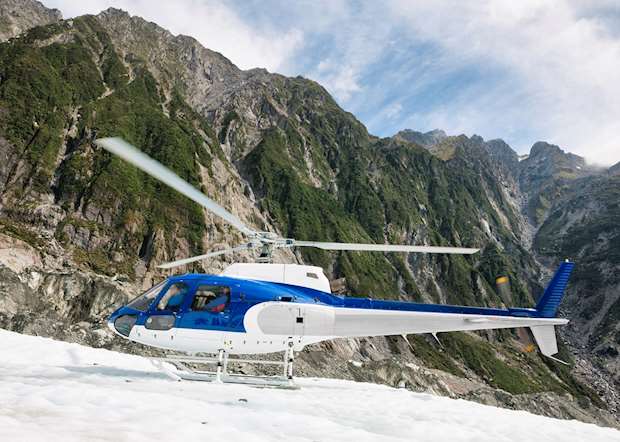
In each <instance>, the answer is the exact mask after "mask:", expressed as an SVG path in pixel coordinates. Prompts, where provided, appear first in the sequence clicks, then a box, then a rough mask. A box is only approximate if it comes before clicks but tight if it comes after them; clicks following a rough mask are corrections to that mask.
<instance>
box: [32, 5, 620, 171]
mask: <svg viewBox="0 0 620 442" xmlns="http://www.w3.org/2000/svg"><path fill="white" fill-rule="evenodd" d="M43 1H44V2H45V4H46V5H48V6H53V7H58V8H59V9H61V10H62V11H63V13H64V14H65V16H72V15H78V14H83V13H86V12H90V13H97V12H98V11H100V10H102V9H105V8H107V7H108V6H112V5H113V6H115V7H120V8H123V9H126V10H128V11H129V12H130V13H132V14H135V15H140V16H142V17H144V18H146V19H148V20H152V21H155V22H156V23H158V24H160V25H161V26H163V27H165V28H167V29H169V30H171V31H172V32H174V33H184V34H188V35H192V36H194V37H196V38H197V39H198V40H199V41H200V42H201V43H202V44H204V45H205V46H206V47H209V48H210V49H214V50H217V51H220V52H222V53H223V54H224V55H225V56H226V57H228V58H230V59H231V60H232V61H233V62H234V63H236V64H237V65H239V66H240V67H242V68H250V67H254V66H260V67H266V68H268V69H269V70H272V71H280V72H283V73H285V74H288V75H297V74H299V73H301V74H303V75H306V76H308V77H310V78H313V79H315V80H317V81H319V82H320V83H322V84H323V85H324V86H325V87H326V88H327V89H328V90H329V91H330V92H331V93H332V94H334V95H335V97H336V98H337V99H338V101H339V102H340V103H341V104H343V105H344V106H346V107H347V108H348V109H349V110H351V111H353V112H354V113H356V114H357V115H358V116H360V117H361V118H362V120H363V121H365V122H366V123H367V124H368V125H369V126H370V129H371V130H372V131H375V132H379V133H381V134H383V135H387V134H389V132H390V131H393V132H395V131H396V130H398V129H402V128H405V127H411V128H413V129H421V130H428V129H433V128H435V127H438V128H442V129H445V130H446V131H448V132H449V133H461V132H462V133H467V134H472V133H478V134H480V135H482V136H484V137H485V138H495V137H502V138H505V139H506V140H507V141H508V142H509V143H511V144H513V145H514V146H515V147H516V148H517V149H519V150H521V151H524V150H527V149H528V148H529V146H531V144H532V143H533V142H535V141H537V140H539V139H540V140H546V141H549V142H552V143H555V144H559V145H561V146H562V147H563V148H565V149H568V150H570V151H573V152H575V153H578V154H580V155H584V156H586V157H587V158H588V159H589V160H590V161H594V162H598V163H604V164H611V163H613V162H617V161H620V81H618V80H617V78H618V75H619V73H620V31H618V29H620V6H619V4H618V3H617V2H616V1H613V0H597V1H591V2H580V1H578V0H549V1H543V0H540V1H538V0H521V1H512V0H496V1H491V0H486V1H485V0H480V1H477V2H462V1H460V0H438V1H435V2H421V1H415V2H412V1H409V0H390V1H388V2H371V1H369V2H354V1H347V0H333V1H319V0H316V1H314V0H313V1H300V2H290V3H289V2H285V1H279V0H272V1H269V0H264V1H261V2H258V1H255V2H243V3H224V2H223V0H180V1H176V2H153V1H148V0H90V1H81V2H74V1H70V0H43ZM425 45H427V46H429V47H430V48H431V49H430V50H426V49H424V47H425ZM420 47H422V48H423V49H421V50H418V49H419V48H420ZM408 51H409V52H410V53H408ZM461 72H466V75H463V76H461V77H459V74H460V73H461ZM472 72H473V74H472ZM394 103H398V104H400V105H401V106H402V109H400V111H399V112H395V110H394V109H395V108H391V106H394Z"/></svg>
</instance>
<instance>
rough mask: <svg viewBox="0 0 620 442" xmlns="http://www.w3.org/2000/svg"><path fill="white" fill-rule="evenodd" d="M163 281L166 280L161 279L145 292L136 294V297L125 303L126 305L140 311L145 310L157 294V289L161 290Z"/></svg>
mask: <svg viewBox="0 0 620 442" xmlns="http://www.w3.org/2000/svg"><path fill="white" fill-rule="evenodd" d="M165 282H166V281H162V282H160V283H159V284H157V285H155V286H153V287H151V288H150V289H148V290H147V291H146V292H144V293H142V294H141V295H140V296H138V297H137V298H135V299H134V300H132V301H131V302H130V303H129V304H127V307H129V308H132V309H134V310H139V311H141V312H145V311H147V310H148V308H149V306H150V305H151V303H152V302H153V300H154V299H155V298H156V297H157V295H158V294H159V291H160V290H161V288H162V286H163V285H164V283H165Z"/></svg>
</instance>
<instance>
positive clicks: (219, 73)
mask: <svg viewBox="0 0 620 442" xmlns="http://www.w3.org/2000/svg"><path fill="white" fill-rule="evenodd" d="M33 5H35V4H34V3H32V2H23V10H24V11H27V10H28V8H36V6H33ZM33 16H34V15H33ZM44 23H45V22H42V23H41V24H44ZM0 78H1V79H2V81H0V158H1V159H2V161H1V163H0V164H1V166H0V226H1V229H2V230H1V233H0V262H1V263H2V265H0V312H1V313H0V326H2V327H4V328H8V329H11V330H15V331H19V332H24V333H30V334H39V335H45V336H53V337H56V338H61V339H65V340H70V341H76V342H81V343H87V344H89V345H93V346H98V347H106V348H115V349H123V350H126V351H132V352H141V353H143V354H155V353H156V352H155V351H153V350H151V349H145V348H142V347H140V346H129V345H128V344H127V343H126V342H125V341H120V340H118V339H117V338H114V337H113V336H112V335H111V334H110V333H109V331H108V330H107V328H106V327H105V324H104V322H103V321H104V319H105V317H106V315H107V314H109V312H110V311H111V310H112V309H113V307H114V306H115V305H119V304H122V303H126V302H127V300H128V299H129V298H131V297H133V296H135V295H136V294H137V293H138V292H140V291H141V290H142V289H144V288H146V287H148V286H150V285H152V284H153V283H154V282H157V281H159V280H161V279H162V278H164V277H165V276H166V273H165V272H163V271H161V270H159V269H157V268H156V265H157V264H158V263H161V262H162V261H166V260H170V259H174V258H178V257H181V256H186V255H191V254H200V253H203V252H204V251H205V250H212V249H215V248H217V247H218V246H221V245H223V244H227V245H232V244H235V243H238V242H241V241H242V238H241V237H240V235H239V234H238V233H237V232H236V231H234V230H233V229H232V228H230V227H229V226H227V225H225V224H223V223H222V222H221V221H219V220H218V219H215V218H214V217H213V216H212V215H211V214H210V213H205V212H204V211H203V210H202V209H201V208H200V207H198V206H196V205H195V204H194V203H192V202H190V201H187V200H185V199H183V198H180V197H179V195H178V194H176V193H175V192H174V191H172V190H171V189H169V188H167V187H166V186H163V185H161V184H160V183H158V182H156V181H155V180H153V179H151V178H149V177H148V176H146V175H144V174H142V173H141V172H139V171H137V170H136V169H135V168H133V167H131V166H129V165H128V164H126V163H124V162H123V161H122V160H119V159H118V158H115V157H112V156H111V155H110V154H108V153H106V152H103V151H101V150H100V149H98V148H97V147H96V146H94V144H93V140H94V139H95V138H97V137H104V136H122V137H123V138H125V139H127V140H128V141H129V142H131V143H133V144H135V145H136V146H138V147H139V148H140V149H142V150H144V151H145V152H147V153H148V154H149V155H151V156H153V157H154V158H156V159H158V160H159V161H161V162H162V163H164V164H166V165H168V166H170V167H171V168H173V169H174V170H175V171H176V172H177V173H178V174H179V175H180V176H182V177H183V178H185V179H187V180H188V181H189V182H190V183H192V184H194V185H195V186H197V187H200V188H201V189H202V190H203V191H204V192H205V193H207V194H208V195H210V196H211V197H212V198H214V199H216V200H217V201H218V202H220V203H221V204H222V205H224V206H225V207H227V208H229V209H231V211H232V212H233V213H235V214H236V215H237V216H239V217H240V218H241V219H242V220H243V221H245V222H247V223H248V224H250V225H252V226H256V227H257V228H260V229H262V230H269V231H277V232H278V233H280V234H282V235H285V236H291V237H295V238H297V239H300V240H304V239H308V240H312V239H314V240H335V241H347V242H348V241H351V242H353V241H363V242H404V243H411V244H413V243H415V244H434V245H448V244H450V245H455V246H459V245H462V246H476V247H480V248H481V252H480V253H479V254H477V255H475V256H470V257H464V256H441V255H437V256H430V255H429V256H426V255H413V254H411V255H408V256H402V255H396V254H385V255H383V254H371V253H356V252H350V253H349V252H343V253H334V254H331V253H327V252H324V251H320V250H304V251H302V252H297V253H296V254H293V253H292V252H291V251H280V252H279V254H278V255H276V260H280V261H285V260H286V261H288V262H291V261H292V262H308V263H313V264H316V265H320V266H322V267H323V268H324V269H325V270H326V273H327V274H328V275H329V276H330V278H332V279H340V278H345V280H346V289H347V291H348V292H349V293H351V294H352V295H361V296H368V295H372V296H375V297H385V298H394V299H403V300H422V301H435V302H449V303H453V304H470V305H488V306H491V305H502V304H511V305H514V306H531V305H533V303H534V302H535V297H536V296H537V295H538V294H539V293H540V292H541V287H542V283H543V282H544V281H543V280H542V279H543V276H544V272H545V268H544V267H541V266H540V265H539V263H538V262H537V259H536V256H535V255H534V254H532V252H531V249H530V246H531V236H532V234H531V231H530V230H529V229H530V227H529V225H530V224H529V220H528V218H527V216H525V215H523V213H522V210H521V209H522V204H523V201H522V200H523V198H524V196H523V192H521V190H520V176H516V175H515V173H514V169H515V165H517V166H519V167H520V165H521V164H522V163H523V161H522V162H520V163H519V162H518V158H516V159H515V156H514V155H511V154H510V151H509V147H507V145H505V143H503V142H501V141H499V140H495V141H489V142H485V141H484V140H482V138H480V137H471V138H468V137H464V136H459V137H447V136H445V137H443V136H435V138H436V139H437V142H436V143H435V144H433V145H430V144H428V143H427V145H426V146H420V145H418V144H417V143H415V142H411V141H409V140H407V139H404V138H403V137H402V136H396V137H389V138H378V137H375V136H373V135H371V134H369V133H368V131H367V130H366V128H365V127H364V126H363V125H362V124H361V123H360V122H359V121H358V120H357V119H356V118H355V117H354V116H353V115H352V114H350V113H348V112H346V111H344V110H343V109H341V108H340V107H339V106H338V104H337V103H336V102H335V101H334V100H333V98H332V97H331V96H330V95H329V94H328V93H327V91H326V90H325V89H324V88H323V87H322V86H320V85H319V84H317V83H316V82H313V81H311V80H308V79H305V78H302V77H295V78H289V77H285V76H282V75H279V74H272V73H269V72H267V71H265V70H263V69H252V70H248V71H243V70H240V69H238V68H237V67H236V66H234V65H233V64H232V63H231V62H230V61H228V60H227V59H226V58H225V57H224V56H222V55H221V54H218V53H217V52H213V51H210V50H208V49H206V48H203V47H202V46H201V45H200V44H199V43H198V42H197V41H196V40H194V39H192V38H191V37H186V36H174V35H172V34H171V33H169V32H168V31H166V30H164V29H162V28H160V27H159V26H157V25H156V24H154V23H149V22H147V21H145V20H143V19H141V18H139V17H131V16H130V15H129V14H127V13H125V12H124V11H120V10H117V9H108V10H106V11H104V12H102V13H100V14H99V15H97V16H91V15H87V16H82V17H77V18H74V19H72V20H64V21H57V22H54V23H51V24H45V25H44V26H37V27H34V28H32V29H30V30H28V31H26V32H23V33H22V34H20V35H19V36H18V37H17V38H13V39H11V40H9V41H6V42H5V43H3V44H0ZM435 135H437V134H435ZM502 143H503V144H502ZM515 155H516V154H515ZM515 161H516V163H515ZM552 169H553V168H552ZM553 170H555V169H553ZM228 259H230V258H228ZM235 259H237V260H249V259H251V257H250V256H248V255H245V254H240V255H238V256H236V257H235ZM226 262H227V261H224V260H218V261H206V262H202V263H198V264H196V265H194V266H192V267H190V268H187V269H181V271H186V270H196V271H198V270H200V271H209V272H217V271H218V270H221V268H223V266H225V265H226ZM556 263H557V258H556ZM499 275H506V276H509V278H510V280H511V289H510V290H509V291H508V293H504V294H502V295H500V294H499V293H497V291H496V289H495V279H496V277H497V276H499ZM440 339H441V341H442V346H439V345H437V344H435V342H434V341H433V340H432V339H427V338H426V337H424V336H410V337H407V339H403V338H402V337H390V338H373V339H360V340H348V341H346V340H341V341H335V342H329V343H324V344H320V345H315V346H311V347H310V348H308V349H307V350H306V351H304V352H302V354H301V355H300V358H299V361H300V371H299V373H300V374H302V375H320V376H334V377H342V378H348V379H356V380H367V381H375V382H383V383H388V384H391V385H399V384H402V385H407V387H408V388H410V389H414V390H421V391H432V392H435V393H440V394H444V395H448V396H451V397H461V398H468V399H472V400H477V401H480V402H484V403H490V404H496V405H501V406H504V407H509V408H521V409H527V410H531V411H533V412H536V413H539V414H544V415H551V416H556V417H564V418H578V419H581V420H586V421H596V422H600V423H605V424H608V425H616V422H617V420H616V418H615V417H614V416H613V413H615V412H616V411H617V409H616V408H614V407H615V402H614V401H613V397H612V399H609V398H610V397H611V396H610V395H612V394H613V391H615V390H613V389H612V390H610V389H609V388H607V386H606V384H604V385H602V386H600V387H599V386H596V389H593V388H590V387H589V384H590V383H591V377H589V376H588V375H587V374H582V373H581V372H576V371H575V370H571V369H569V368H566V367H564V366H561V365H559V364H556V363H553V362H551V361H549V360H547V359H541V357H540V356H538V355H537V354H536V353H528V352H527V351H525V349H526V348H527V345H526V343H524V342H523V340H522V339H521V338H519V336H518V335H517V334H516V333H514V332H512V331H500V332H488V333H481V334H473V333H472V334H458V333H457V334H444V335H442V336H441V338H440ZM560 357H562V358H564V359H567V360H569V362H571V363H572V364H574V365H575V366H581V365H583V364H585V363H587V362H588V360H587V359H584V358H585V357H587V355H582V354H580V353H577V354H576V357H574V356H573V355H572V354H571V352H570V351H569V350H568V348H567V347H563V348H562V351H561V356H560ZM352 360H355V361H362V362H363V363H362V366H359V364H353V363H351V362H350V361H352ZM584 361H585V362H584Z"/></svg>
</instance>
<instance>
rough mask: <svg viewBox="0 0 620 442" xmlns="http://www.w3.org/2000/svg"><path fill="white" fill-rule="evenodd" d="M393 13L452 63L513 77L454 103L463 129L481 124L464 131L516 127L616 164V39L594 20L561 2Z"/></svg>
mask: <svg viewBox="0 0 620 442" xmlns="http://www.w3.org/2000/svg"><path fill="white" fill-rule="evenodd" d="M604 6H605V5H603V4H601V5H600V7H604ZM392 7H393V14H398V15H399V16H402V17H404V19H405V20H406V21H407V23H408V24H409V25H410V29H411V30H412V33H413V37H414V38H419V39H425V40H429V41H432V42H434V43H437V44H439V45H441V46H442V47H443V48H444V50H445V51H446V52H447V53H448V54H449V55H450V56H451V57H453V60H454V63H463V62H467V63H473V64H478V65H484V64H485V63H490V64H496V65H500V66H502V67H503V68H504V69H506V70H508V71H509V72H510V73H511V76H510V77H509V78H510V79H511V80H512V81H511V83H510V84H501V83H499V84H489V85H488V86H489V87H488V90H487V91H477V92H479V93H480V95H479V96H478V97H470V98H471V99H472V100H471V101H470V102H461V103H460V104H461V105H462V106H463V107H462V108H461V111H462V112H461V113H462V114H465V115H466V118H467V119H469V121H468V122H467V124H470V125H473V126H476V125H479V126H478V128H476V127H469V128H468V130H469V131H470V132H472V131H476V130H480V129H482V128H483V127H484V128H489V126H490V125H489V124H487V123H485V119H486V120H491V121H495V122H496V123H498V124H499V126H500V127H502V126H509V125H510V124H517V125H522V126H523V127H524V128H528V129H529V130H530V131H532V129H534V132H537V133H540V134H541V135H542V137H544V138H546V139H548V140H549V141H551V142H554V143H558V144H560V145H562V146H565V147H566V148H568V149H569V150H571V151H574V152H576V153H578V154H581V155H584V156H586V157H587V158H588V159H589V160H591V161H594V162H599V163H604V164H610V163H612V162H615V161H618V160H620V139H619V138H620V137H619V136H620V82H619V81H618V75H619V73H620V40H618V39H617V38H613V37H612V35H610V33H609V32H607V30H606V28H604V26H603V25H602V24H601V22H600V20H598V19H597V16H590V18H585V17H584V16H581V15H580V12H581V11H580V10H579V9H577V8H576V7H575V6H574V5H573V4H571V3H569V2H566V1H562V0H558V1H554V2H540V1H519V2H514V1H493V2H490V1H489V2H475V3H470V2H454V1H443V2H433V3H432V4H424V3H411V2H407V1H395V2H394V3H393V4H392ZM506 94H507V95H506ZM466 96H467V94H466ZM506 97H508V98H512V99H511V100H508V101H506V100H505V98H506ZM489 98H493V99H497V100H498V101H499V103H497V104H496V105H493V102H491V100H489ZM498 112H503V113H504V116H502V115H501V114H498ZM446 116H447V115H446ZM511 120H512V123H511ZM457 122H458V119H457ZM461 123H462V121H461ZM447 124H450V123H449V122H447ZM496 135H497V136H502V134H501V133H497V134H496ZM532 141H534V140H532Z"/></svg>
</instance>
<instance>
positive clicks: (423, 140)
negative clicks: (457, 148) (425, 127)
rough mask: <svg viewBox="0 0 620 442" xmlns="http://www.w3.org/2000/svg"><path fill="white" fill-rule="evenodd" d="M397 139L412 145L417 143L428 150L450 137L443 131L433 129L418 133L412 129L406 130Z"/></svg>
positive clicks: (398, 134) (399, 133) (396, 136)
mask: <svg viewBox="0 0 620 442" xmlns="http://www.w3.org/2000/svg"><path fill="white" fill-rule="evenodd" d="M394 137H395V138H399V139H401V140H404V141H408V142H410V143H416V144H418V145H420V146H422V147H426V148H427V149H428V148H430V147H432V146H434V145H436V144H437V143H439V142H440V141H442V140H444V139H446V138H447V137H448V135H446V133H445V132H444V131H443V130H441V129H433V130H431V131H428V132H418V131H415V130H412V129H404V130H401V131H400V132H398V133H397V134H396V135H395V136H394Z"/></svg>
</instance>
